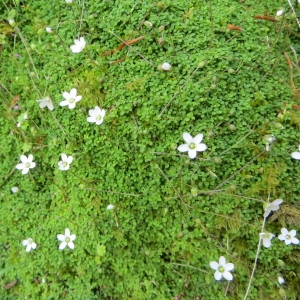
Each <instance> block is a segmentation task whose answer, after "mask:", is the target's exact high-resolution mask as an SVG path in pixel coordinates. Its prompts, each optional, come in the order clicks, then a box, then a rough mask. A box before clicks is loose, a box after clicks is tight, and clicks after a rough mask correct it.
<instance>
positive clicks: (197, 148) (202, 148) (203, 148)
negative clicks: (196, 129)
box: [196, 144, 207, 152]
mask: <svg viewBox="0 0 300 300" xmlns="http://www.w3.org/2000/svg"><path fill="white" fill-rule="evenodd" d="M206 148H207V147H206V145H205V144H198V145H196V150H197V151H199V152H203V151H205V150H206Z"/></svg>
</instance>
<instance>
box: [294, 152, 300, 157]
mask: <svg viewBox="0 0 300 300" xmlns="http://www.w3.org/2000/svg"><path fill="white" fill-rule="evenodd" d="M292 158H295V159H300V152H293V153H292Z"/></svg>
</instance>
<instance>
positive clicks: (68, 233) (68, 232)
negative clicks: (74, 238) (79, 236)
mask: <svg viewBox="0 0 300 300" xmlns="http://www.w3.org/2000/svg"><path fill="white" fill-rule="evenodd" d="M70 234H71V232H70V229H69V228H66V230H65V237H70Z"/></svg>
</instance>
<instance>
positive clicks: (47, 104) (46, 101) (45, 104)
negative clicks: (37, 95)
mask: <svg viewBox="0 0 300 300" xmlns="http://www.w3.org/2000/svg"><path fill="white" fill-rule="evenodd" d="M37 102H39V103H40V105H39V106H40V108H44V107H48V109H49V110H53V103H52V101H51V99H50V97H45V98H43V99H41V100H37Z"/></svg>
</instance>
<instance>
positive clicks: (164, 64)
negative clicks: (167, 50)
mask: <svg viewBox="0 0 300 300" xmlns="http://www.w3.org/2000/svg"><path fill="white" fill-rule="evenodd" d="M160 67H161V68H162V69H163V70H164V71H170V70H171V69H172V66H171V65H170V64H169V63H167V62H164V63H163V64H162V65H161V66H160Z"/></svg>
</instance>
